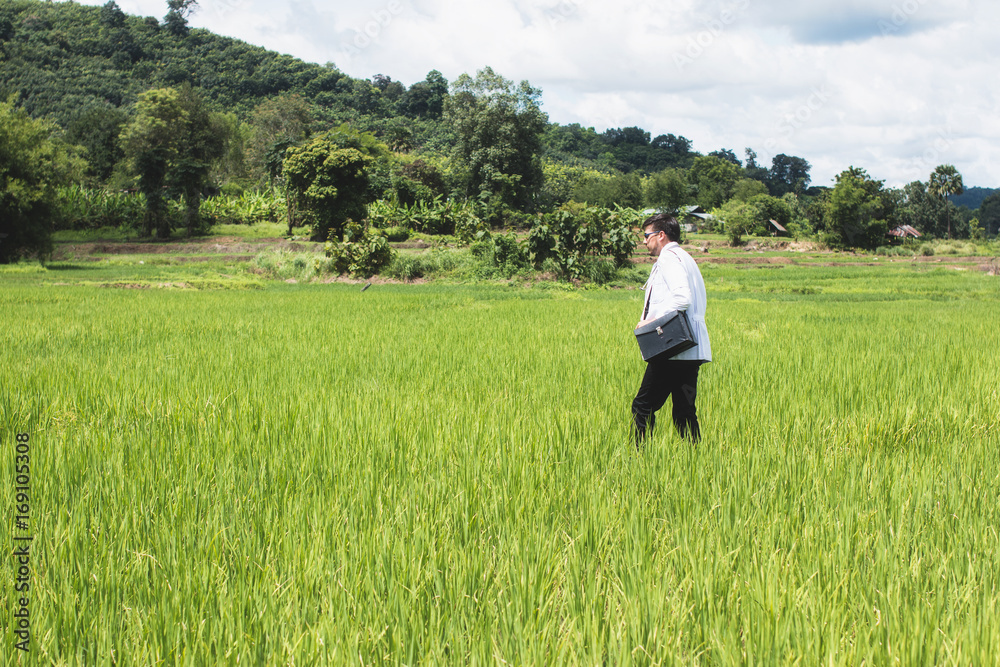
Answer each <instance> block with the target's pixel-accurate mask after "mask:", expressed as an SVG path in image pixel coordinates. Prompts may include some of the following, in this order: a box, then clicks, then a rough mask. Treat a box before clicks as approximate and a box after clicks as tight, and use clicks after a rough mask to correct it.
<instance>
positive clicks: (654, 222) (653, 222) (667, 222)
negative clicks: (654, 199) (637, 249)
mask: <svg viewBox="0 0 1000 667" xmlns="http://www.w3.org/2000/svg"><path fill="white" fill-rule="evenodd" d="M642 229H643V238H644V243H645V244H646V248H648V249H649V254H650V255H653V256H654V257H658V256H659V255H660V251H661V250H663V248H664V246H666V245H667V244H668V243H670V242H671V241H678V240H680V238H681V226H680V223H678V222H677V220H676V219H675V218H674V217H673V216H669V215H667V214H666V213H659V214H657V215H654V216H652V217H650V218H647V219H646V222H644V223H642Z"/></svg>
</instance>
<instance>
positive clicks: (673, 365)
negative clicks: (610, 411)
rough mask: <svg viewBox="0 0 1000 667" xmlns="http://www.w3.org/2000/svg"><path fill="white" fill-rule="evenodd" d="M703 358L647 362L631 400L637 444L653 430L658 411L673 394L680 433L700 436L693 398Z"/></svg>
mask: <svg viewBox="0 0 1000 667" xmlns="http://www.w3.org/2000/svg"><path fill="white" fill-rule="evenodd" d="M702 363H704V362H702V361H680V360H675V359H664V360H662V361H660V360H657V359H656V358H653V359H651V360H650V361H649V362H648V363H647V364H646V373H645V375H643V376H642V384H641V385H639V392H638V393H637V394H636V395H635V399H633V400H632V419H633V420H634V422H635V444H636V445H637V446H638V445H639V444H640V443H642V441H643V439H645V437H646V435H647V433H652V431H653V426H655V424H656V413H657V411H658V410H659V409H660V408H662V407H663V404H664V403H666V402H667V397H670V396H672V397H673V418H674V425H675V426H676V427H677V431H678V432H679V433H680V434H681V437H689V438H691V441H692V442H698V441H699V440H700V439H701V429H700V428H699V427H698V415H697V413H696V412H695V407H694V401H695V399H696V398H697V397H698V368H699V367H700V366H701V364H702Z"/></svg>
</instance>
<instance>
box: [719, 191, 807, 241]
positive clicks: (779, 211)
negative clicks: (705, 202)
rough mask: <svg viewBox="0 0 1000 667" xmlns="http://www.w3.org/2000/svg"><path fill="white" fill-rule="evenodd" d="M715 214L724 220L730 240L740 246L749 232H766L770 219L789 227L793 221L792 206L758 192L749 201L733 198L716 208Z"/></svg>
mask: <svg viewBox="0 0 1000 667" xmlns="http://www.w3.org/2000/svg"><path fill="white" fill-rule="evenodd" d="M713 215H714V217H716V218H718V219H721V220H723V221H724V223H725V230H726V234H727V235H728V236H729V242H730V243H731V244H732V245H734V246H738V245H740V244H742V242H743V237H744V236H746V235H748V234H758V235H759V234H765V233H766V232H767V223H768V221H769V220H774V221H775V222H777V223H778V224H780V225H781V226H782V227H786V228H787V227H788V225H789V223H791V221H792V208H791V206H789V204H788V202H786V201H784V200H782V199H778V198H777V197H772V196H771V195H768V194H758V195H755V196H753V197H751V198H750V199H749V200H747V201H742V200H739V199H735V198H734V199H731V200H729V201H728V202H726V203H725V204H724V205H723V206H721V207H720V208H718V209H715V210H714V212H713Z"/></svg>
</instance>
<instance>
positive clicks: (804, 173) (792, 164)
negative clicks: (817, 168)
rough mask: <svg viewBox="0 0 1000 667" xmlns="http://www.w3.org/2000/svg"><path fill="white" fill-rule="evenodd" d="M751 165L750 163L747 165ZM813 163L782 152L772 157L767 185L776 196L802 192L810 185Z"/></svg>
mask: <svg viewBox="0 0 1000 667" xmlns="http://www.w3.org/2000/svg"><path fill="white" fill-rule="evenodd" d="M747 166H748V167H749V164H748V165H747ZM811 168H812V167H811V165H810V164H809V163H808V162H806V161H805V160H804V159H802V158H800V157H795V156H794V155H785V154H784V153H781V154H779V155H775V156H774V157H773V158H771V169H770V170H769V171H768V173H767V187H768V190H770V191H771V194H772V195H774V196H775V197H781V196H782V195H784V194H786V193H788V192H795V193H797V194H798V193H801V192H802V191H803V190H804V189H805V188H806V186H807V185H809V170H810V169H811Z"/></svg>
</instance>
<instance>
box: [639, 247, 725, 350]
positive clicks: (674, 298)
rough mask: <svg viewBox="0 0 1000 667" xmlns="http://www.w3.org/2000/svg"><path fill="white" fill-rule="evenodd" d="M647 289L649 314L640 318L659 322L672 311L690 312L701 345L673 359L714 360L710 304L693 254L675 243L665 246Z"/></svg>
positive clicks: (652, 271)
mask: <svg viewBox="0 0 1000 667" xmlns="http://www.w3.org/2000/svg"><path fill="white" fill-rule="evenodd" d="M645 289H646V297H645V299H643V309H645V304H646V303H648V304H649V312H648V313H647V314H646V316H645V317H644V318H640V319H647V320H651V319H656V318H658V317H662V316H663V315H666V314H667V313H669V312H670V311H672V310H684V311H687V316H688V321H689V322H690V323H691V333H692V335H693V336H694V339H695V342H697V345H695V346H694V347H692V348H691V349H688V350H684V351H683V352H681V353H680V354H678V355H677V356H675V357H673V359H676V360H678V361H685V360H687V361H691V360H701V361H711V360H712V345H711V343H710V342H709V340H708V327H707V326H705V308H706V306H707V305H708V297H707V296H706V294H705V281H704V279H702V277H701V271H699V270H698V265H697V264H696V263H695V261H694V260H693V259H692V258H691V255H689V254H688V253H687V252H686V251H685V250H684V249H683V248H681V247H680V245H679V244H677V243H676V242H673V241H672V242H670V243H668V244H667V245H665V246H663V250H661V251H660V256H659V257H657V258H656V263H655V264H653V268H652V270H651V271H650V272H649V280H647V281H646V285H645Z"/></svg>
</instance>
